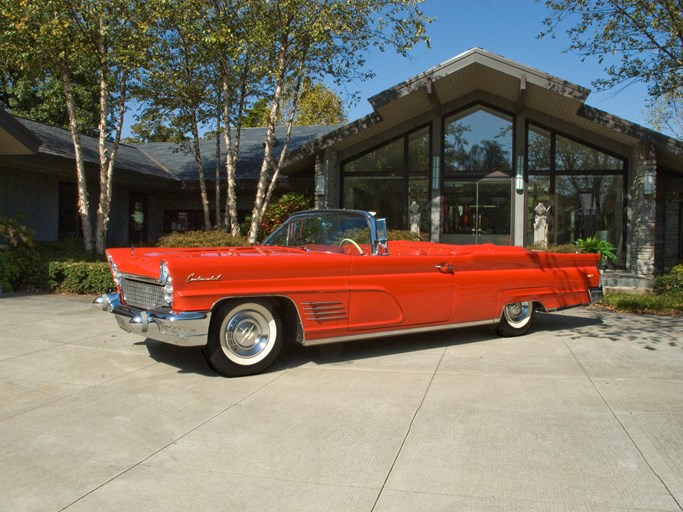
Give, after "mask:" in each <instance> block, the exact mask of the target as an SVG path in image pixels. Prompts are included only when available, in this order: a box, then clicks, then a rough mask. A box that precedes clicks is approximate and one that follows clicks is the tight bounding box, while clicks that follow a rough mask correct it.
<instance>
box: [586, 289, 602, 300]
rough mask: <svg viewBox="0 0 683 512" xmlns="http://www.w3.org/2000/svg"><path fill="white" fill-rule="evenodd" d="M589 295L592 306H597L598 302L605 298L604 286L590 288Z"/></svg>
mask: <svg viewBox="0 0 683 512" xmlns="http://www.w3.org/2000/svg"><path fill="white" fill-rule="evenodd" d="M588 294H589V295H590V298H591V304H595V303H596V302H600V301H601V300H602V298H603V292H602V285H600V286H598V287H596V288H588Z"/></svg>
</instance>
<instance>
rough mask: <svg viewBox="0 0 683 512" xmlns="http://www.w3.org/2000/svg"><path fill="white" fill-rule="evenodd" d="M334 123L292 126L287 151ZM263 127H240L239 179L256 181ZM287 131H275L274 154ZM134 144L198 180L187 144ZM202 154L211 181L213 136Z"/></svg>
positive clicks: (187, 178)
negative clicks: (328, 124)
mask: <svg viewBox="0 0 683 512" xmlns="http://www.w3.org/2000/svg"><path fill="white" fill-rule="evenodd" d="M335 128H336V127H335V126H294V127H292V135H291V139H290V142H289V151H288V152H291V151H295V150H296V149H298V148H300V147H302V146H304V145H305V144H307V143H309V142H311V141H314V140H316V139H318V138H320V137H322V136H324V135H326V134H327V133H329V132H330V131H333V130H334V129H335ZM266 130H267V129H266V128H243V129H242V133H241V140H240V154H239V158H238V161H237V170H238V179H240V180H257V179H258V177H259V173H260V170H261V163H262V162H263V152H264V147H263V145H264V141H265V137H266ZM285 135H286V130H285V128H284V127H278V128H276V130H275V137H276V146H275V149H276V154H279V153H278V152H279V150H280V149H281V148H282V143H283V142H284V137H285ZM133 147H135V148H136V149H138V150H140V151H141V152H143V153H144V154H146V155H147V156H148V157H149V158H151V159H153V160H155V161H156V162H158V163H159V164H160V165H162V166H164V168H166V169H167V170H168V171H169V172H170V173H172V174H173V175H174V176H175V177H176V178H177V179H180V180H182V181H184V182H194V181H198V180H199V176H198V175H197V171H196V168H197V167H196V164H195V159H194V155H193V153H192V149H191V147H190V146H189V145H187V144H176V143H168V142H151V143H146V144H136V145H134V146H133ZM220 147H221V155H222V156H221V163H222V165H221V171H222V172H224V171H225V143H224V140H223V138H222V137H221V140H220ZM200 150H201V155H202V167H203V168H204V170H205V173H206V179H207V181H212V180H213V179H214V177H215V171H214V170H215V168H216V141H215V139H210V140H202V141H201V142H200Z"/></svg>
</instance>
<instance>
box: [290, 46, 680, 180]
mask: <svg viewBox="0 0 683 512" xmlns="http://www.w3.org/2000/svg"><path fill="white" fill-rule="evenodd" d="M589 94H590V90H589V89H587V88H585V87H582V86H580V85H577V84H574V83H571V82H569V81H567V80H563V79H561V78H558V77H555V76H553V75H550V74H548V73H545V72H543V71H539V70H537V69H534V68H532V67H530V66H526V65H523V64H520V63H518V62H515V61H513V60H510V59H507V58H505V57H502V56H500V55H497V54H494V53H491V52H488V51H486V50H483V49H481V48H472V49H470V50H467V51H466V52H464V53H461V54H460V55H457V56H455V57H453V58H452V59H449V60H447V61H446V62H444V63H442V64H439V65H437V66H435V67H433V68H431V69H429V70H427V71H425V72H423V73H420V74H419V75H416V76H414V77H411V78H408V79H407V80H405V81H403V82H401V83H399V84H397V85H395V86H393V87H391V88H389V89H387V90H385V91H382V92H380V93H379V94H376V95H374V96H372V97H371V98H369V100H368V101H369V102H370V104H371V105H372V108H373V110H374V111H373V112H372V113H371V114H369V115H367V116H365V117H363V118H361V119H358V120H357V121H354V122H352V123H349V124H347V125H345V126H343V127H341V128H338V129H337V130H333V131H331V132H330V133H328V134H327V135H325V136H324V137H322V138H321V139H319V140H316V141H315V142H314V143H312V144H309V145H308V146H305V147H302V148H300V149H299V151H297V152H294V153H293V154H292V155H290V160H291V161H296V160H297V159H302V158H304V154H305V153H306V152H309V151H312V150H314V149H316V150H319V149H323V148H325V147H333V148H334V149H335V150H337V151H343V150H344V149H346V148H348V147H352V146H354V145H356V144H357V143H358V142H360V141H361V140H363V139H367V138H370V137H372V136H374V135H379V134H381V133H382V132H385V131H386V130H387V129H389V128H391V127H393V126H397V125H399V124H403V123H405V122H406V120H409V119H415V118H418V117H419V116H422V115H424V114H425V113H428V112H430V111H434V112H437V113H438V114H439V115H441V113H442V112H443V111H444V110H446V109H447V108H450V107H448V106H449V105H451V104H454V102H458V101H460V102H462V101H463V99H465V100H469V101H471V102H472V103H474V102H477V101H485V100H486V99H487V98H496V99H498V100H503V101H504V102H506V104H507V105H509V106H510V109H511V110H516V111H518V112H520V111H522V109H525V110H526V111H527V112H534V111H535V112H539V113H542V114H543V115H545V116H549V117H552V118H555V119H560V120H563V121H566V122H567V123H571V124H573V125H575V126H576V127H578V128H579V129H580V130H582V131H583V132H584V133H586V134H587V137H590V136H591V135H590V134H594V135H596V136H601V137H605V138H607V139H610V140H613V141H615V142H616V143H619V144H622V145H624V146H633V145H634V144H637V143H638V142H639V141H650V142H653V143H654V144H655V147H656V151H657V159H658V161H659V162H661V163H663V164H664V165H669V166H673V167H677V168H683V143H682V142H681V141H679V140H677V139H674V138H672V137H668V136H666V135H664V134H661V133H658V132H656V131H654V130H651V129H649V128H645V127H643V126H640V125H638V124H636V123H632V122H630V121H627V120H625V119H622V118H619V117H618V116H615V115H612V114H608V113H607V112H604V111H602V110H599V109H596V108H594V107H591V106H589V105H587V104H586V103H585V102H586V100H587V98H588V96H589ZM444 106H446V107H445V108H444ZM293 169H296V168H293Z"/></svg>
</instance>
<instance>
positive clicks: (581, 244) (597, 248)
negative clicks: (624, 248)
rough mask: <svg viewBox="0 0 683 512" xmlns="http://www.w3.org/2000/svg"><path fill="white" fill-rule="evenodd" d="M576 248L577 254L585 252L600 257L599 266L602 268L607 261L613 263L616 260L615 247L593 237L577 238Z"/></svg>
mask: <svg viewBox="0 0 683 512" xmlns="http://www.w3.org/2000/svg"><path fill="white" fill-rule="evenodd" d="M576 247H577V249H578V250H579V252H587V253H592V254H599V255H600V262H599V263H600V265H601V266H604V265H605V263H607V262H608V261H610V262H611V261H615V260H616V259H617V254H616V252H615V251H616V249H617V248H616V247H615V246H614V245H613V244H611V243H610V242H608V241H607V240H599V239H597V238H595V237H594V236H589V237H587V238H579V239H578V240H577V241H576Z"/></svg>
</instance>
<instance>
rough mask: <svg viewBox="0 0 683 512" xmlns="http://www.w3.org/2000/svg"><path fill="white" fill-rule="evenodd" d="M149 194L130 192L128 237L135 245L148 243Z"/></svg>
mask: <svg viewBox="0 0 683 512" xmlns="http://www.w3.org/2000/svg"><path fill="white" fill-rule="evenodd" d="M147 223H148V221H147V194H140V193H137V192H131V193H130V203H129V217H128V226H129V229H128V239H129V242H130V243H131V244H133V245H138V246H140V245H144V244H145V243H147Z"/></svg>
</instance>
